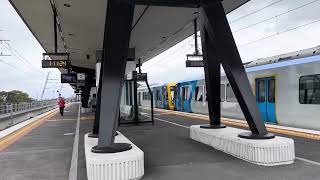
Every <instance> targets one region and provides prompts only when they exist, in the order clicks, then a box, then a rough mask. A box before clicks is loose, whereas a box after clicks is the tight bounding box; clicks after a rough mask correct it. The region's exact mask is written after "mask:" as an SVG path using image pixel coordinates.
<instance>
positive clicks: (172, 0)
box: [128, 0, 222, 8]
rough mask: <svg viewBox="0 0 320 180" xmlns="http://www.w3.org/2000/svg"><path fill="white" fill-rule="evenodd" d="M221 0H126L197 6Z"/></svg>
mask: <svg viewBox="0 0 320 180" xmlns="http://www.w3.org/2000/svg"><path fill="white" fill-rule="evenodd" d="M221 1H222V0H128V2H129V3H134V4H135V5H149V6H165V7H186V8H199V7H200V6H206V5H208V4H211V3H217V2H221Z"/></svg>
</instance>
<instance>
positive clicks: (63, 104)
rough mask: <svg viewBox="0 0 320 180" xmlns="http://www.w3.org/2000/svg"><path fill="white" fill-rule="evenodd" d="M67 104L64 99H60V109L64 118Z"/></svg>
mask: <svg viewBox="0 0 320 180" xmlns="http://www.w3.org/2000/svg"><path fill="white" fill-rule="evenodd" d="M65 104H66V102H65V101H64V99H63V98H62V97H59V100H58V105H59V108H60V114H61V116H63V111H64V108H65Z"/></svg>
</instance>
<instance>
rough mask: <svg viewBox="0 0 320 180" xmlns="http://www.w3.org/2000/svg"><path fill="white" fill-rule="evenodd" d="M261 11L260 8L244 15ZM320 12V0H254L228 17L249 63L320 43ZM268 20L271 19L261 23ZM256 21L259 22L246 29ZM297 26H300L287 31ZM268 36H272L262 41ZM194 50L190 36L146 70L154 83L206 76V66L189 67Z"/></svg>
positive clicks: (147, 63)
mask: <svg viewBox="0 0 320 180" xmlns="http://www.w3.org/2000/svg"><path fill="white" fill-rule="evenodd" d="M275 2H278V3H275ZM273 3H275V4H274V5H272V6H269V7H267V8H264V7H266V6H268V5H270V4H273ZM300 6H301V7H300ZM260 9H263V10H260ZM293 9H296V10H293ZM257 10H260V11H258V12H256V13H254V14H252V15H249V16H246V17H245V18H241V17H243V16H245V15H248V14H251V13H253V12H255V11H257ZM287 11H290V12H288V13H286V12H287ZM319 12H320V0H282V1H279V0H251V1H250V2H248V3H247V4H245V5H244V6H242V7H240V8H238V9H237V10H235V11H233V12H231V13H229V14H228V20H229V22H230V23H231V29H232V31H233V32H234V33H233V35H234V38H235V40H236V43H237V45H238V49H239V52H240V55H241V58H242V61H243V62H247V61H252V60H255V59H258V58H263V57H270V56H274V55H279V54H283V53H287V52H293V51H297V50H301V49H306V48H311V47H315V46H318V45H320V35H319V34H320V22H317V21H318V20H319V21H320V13H319ZM280 14H282V15H280ZM276 15H278V16H277V17H275V18H272V17H274V16H276ZM237 19H240V20H237ZM266 19H270V20H268V21H265V22H263V23H260V24H257V23H258V22H261V21H263V20H266ZM234 21H235V22H234ZM253 24H257V25H255V26H252V27H250V28H246V29H244V28H245V27H248V26H251V25H253ZM306 24H309V25H306ZM300 26H301V27H300ZM296 27H300V28H298V29H295V30H291V31H288V32H286V33H283V32H285V31H287V30H290V29H293V28H296ZM240 29H243V30H241V31H239V30H240ZM277 34H278V35H277ZM269 36H270V37H269ZM264 37H269V38H266V39H264V40H261V39H262V38H264ZM193 52H194V40H193V38H188V39H186V40H185V41H183V42H181V43H179V44H178V45H176V46H175V47H173V48H172V49H169V50H167V51H166V52H164V53H163V54H161V55H159V56H158V57H155V58H154V59H153V60H150V61H148V62H146V63H145V64H144V65H143V68H142V70H143V71H145V72H148V73H149V77H148V78H149V81H150V82H151V83H160V84H161V83H167V82H177V81H181V80H185V79H192V78H197V77H202V76H203V68H185V61H186V54H190V53H193Z"/></svg>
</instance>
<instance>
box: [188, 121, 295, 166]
mask: <svg viewBox="0 0 320 180" xmlns="http://www.w3.org/2000/svg"><path fill="white" fill-rule="evenodd" d="M244 131H246V130H242V129H237V128H232V127H227V128H222V129H202V128H200V125H194V126H191V127H190V137H191V139H194V140H196V141H199V142H201V143H204V144H206V145H209V146H212V147H213V148H215V149H217V150H220V151H223V152H225V153H227V154H230V155H232V156H235V157H237V158H240V159H243V160H245V161H248V162H250V163H254V164H258V165H263V166H276V165H283V164H291V163H293V162H294V159H295V150H294V141H293V139H290V138H285V137H280V136H276V137H275V138H273V139H266V140H252V139H243V138H239V137H238V134H239V133H241V132H244Z"/></svg>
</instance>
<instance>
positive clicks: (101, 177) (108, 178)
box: [84, 132, 144, 180]
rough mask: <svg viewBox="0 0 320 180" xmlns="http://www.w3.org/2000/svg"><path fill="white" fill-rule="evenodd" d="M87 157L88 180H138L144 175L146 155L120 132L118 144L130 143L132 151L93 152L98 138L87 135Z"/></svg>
mask: <svg viewBox="0 0 320 180" xmlns="http://www.w3.org/2000/svg"><path fill="white" fill-rule="evenodd" d="M84 140H85V143H84V145H85V155H86V165H87V176H88V180H137V179H141V178H142V177H143V175H144V153H143V151H142V150H140V149H139V148H138V147H137V146H136V145H134V144H133V143H132V142H131V141H130V140H129V139H127V138H126V137H125V136H124V135H123V134H121V133H120V132H118V135H117V136H116V137H115V142H116V143H129V144H131V145H132V149H131V150H128V151H124V152H119V153H105V154H98V153H93V152H91V149H92V147H93V146H96V145H97V144H98V138H89V137H88V134H86V135H85V138H84Z"/></svg>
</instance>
